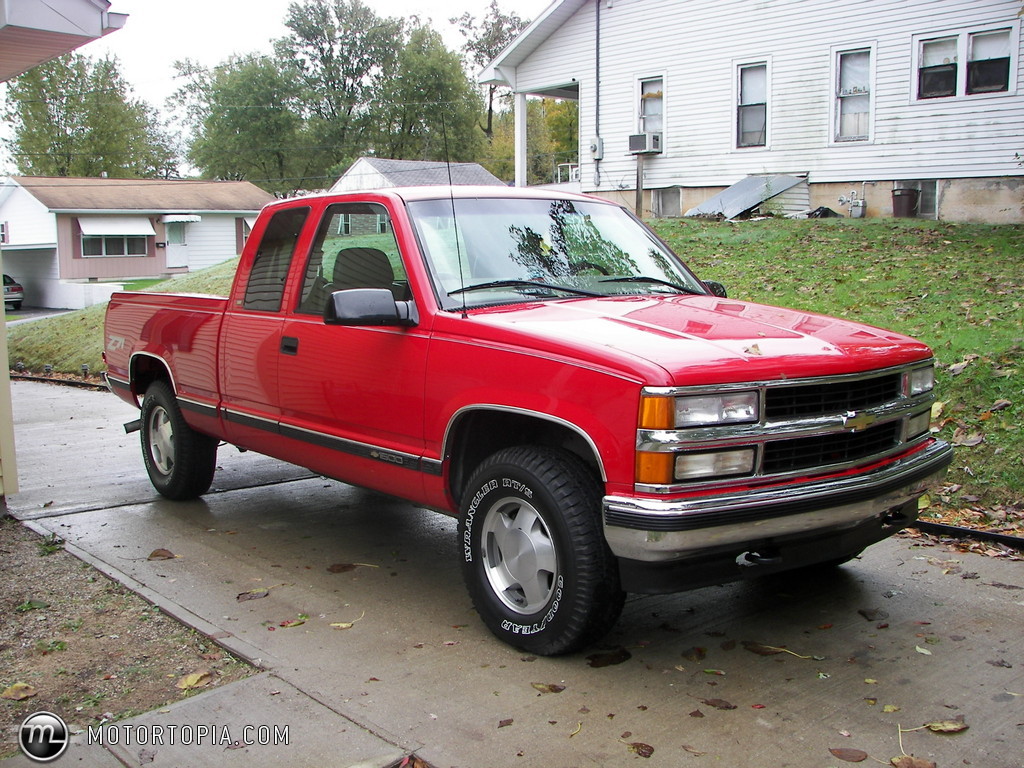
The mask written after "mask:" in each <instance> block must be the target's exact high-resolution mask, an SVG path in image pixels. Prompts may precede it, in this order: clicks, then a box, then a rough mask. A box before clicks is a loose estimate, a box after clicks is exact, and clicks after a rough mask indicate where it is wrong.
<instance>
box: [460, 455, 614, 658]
mask: <svg viewBox="0 0 1024 768" xmlns="http://www.w3.org/2000/svg"><path fill="white" fill-rule="evenodd" d="M600 508H601V485H600V483H599V482H598V480H597V478H596V477H594V475H593V473H592V472H590V471H589V470H588V468H587V467H586V466H585V465H584V464H583V462H582V461H580V460H579V459H578V458H577V457H576V456H575V455H573V454H571V453H569V452H567V451H562V450H558V449H552V448H540V447H517V448H506V449H504V450H501V451H499V452H498V453H496V454H494V455H493V456H491V457H490V458H489V459H487V460H485V461H484V462H483V464H481V465H480V467H478V468H477V470H476V471H475V472H474V473H473V476H472V478H471V479H470V481H469V483H468V484H467V490H466V493H465V496H464V498H463V502H462V510H461V512H462V514H461V515H460V517H459V541H460V542H462V545H463V553H464V557H463V562H462V571H463V577H464V578H465V581H466V587H467V589H468V590H469V594H470V597H471V598H472V600H473V606H474V607H475V608H476V610H477V613H479V614H480V618H481V619H482V620H483V622H484V624H485V625H486V626H487V628H488V629H490V630H491V632H493V633H494V635H495V636H497V637H498V638H500V639H501V640H503V641H505V642H506V643H508V644H509V645H512V646H514V647H516V648H520V649H522V650H524V651H528V652H529V653H535V654H538V655H541V656H555V655H558V654H563V653H571V652H573V651H577V650H580V649H581V648H583V647H585V646H587V645H588V644H590V643H592V642H594V641H595V640H597V639H599V638H600V637H601V636H603V635H604V634H605V633H606V632H607V631H608V630H609V629H611V627H612V626H613V625H614V624H615V622H616V621H617V620H618V618H619V614H620V613H621V612H622V605H623V602H624V599H625V594H624V593H623V592H622V589H621V587H620V585H619V574H618V566H617V562H616V560H615V557H614V556H613V555H612V553H611V551H610V550H609V549H608V545H607V544H606V543H605V540H604V535H603V532H602V528H601V517H600Z"/></svg>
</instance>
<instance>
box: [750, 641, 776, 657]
mask: <svg viewBox="0 0 1024 768" xmlns="http://www.w3.org/2000/svg"><path fill="white" fill-rule="evenodd" d="M743 647H744V648H746V649H747V650H748V651H750V652H751V653H756V654H757V655H758V656H774V655H775V654H777V653H782V649H781V648H774V647H772V646H770V645H761V643H755V642H753V641H751V640H744V641H743Z"/></svg>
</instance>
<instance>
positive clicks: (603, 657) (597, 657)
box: [587, 647, 633, 667]
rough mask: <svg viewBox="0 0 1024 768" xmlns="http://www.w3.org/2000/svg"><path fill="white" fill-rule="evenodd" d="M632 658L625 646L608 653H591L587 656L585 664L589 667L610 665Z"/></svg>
mask: <svg viewBox="0 0 1024 768" xmlns="http://www.w3.org/2000/svg"><path fill="white" fill-rule="evenodd" d="M631 658H633V654H631V653H630V652H629V651H627V650H626V649H625V648H621V647H620V648H616V649H615V650H613V651H609V652H608V653H592V654H590V655H589V656H587V665H588V666H591V667H610V666H612V665H614V664H621V663H622V662H624V661H629V660H630V659H631Z"/></svg>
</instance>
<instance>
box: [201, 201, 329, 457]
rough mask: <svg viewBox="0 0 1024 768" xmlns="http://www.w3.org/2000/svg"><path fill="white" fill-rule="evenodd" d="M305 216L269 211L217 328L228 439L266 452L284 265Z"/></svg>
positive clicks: (271, 431) (271, 435)
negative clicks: (262, 229) (262, 231)
mask: <svg viewBox="0 0 1024 768" xmlns="http://www.w3.org/2000/svg"><path fill="white" fill-rule="evenodd" d="M308 218H309V208H308V207H305V206H304V207H299V208H285V209H282V210H280V211H277V212H276V213H274V215H273V216H272V218H271V219H270V221H269V222H268V223H267V227H266V229H265V230H264V233H263V236H262V238H261V240H260V244H259V249H258V250H257V251H256V253H255V255H254V256H252V261H251V263H246V262H245V260H244V259H245V258H246V257H243V261H242V262H241V263H240V264H239V265H238V269H239V275H246V274H247V277H246V278H245V284H244V285H237V284H236V285H235V287H234V290H233V293H232V295H231V301H230V302H229V304H228V308H227V311H226V312H225V316H224V323H223V325H222V331H221V342H220V360H219V370H220V388H221V406H222V413H223V416H224V419H225V431H226V433H227V435H228V439H229V440H230V441H231V442H234V443H236V444H238V445H240V446H242V447H246V448H252V449H254V450H257V451H260V452H261V453H269V454H271V455H275V451H274V450H272V449H273V448H274V446H275V445H276V444H277V443H279V442H280V439H279V437H278V421H279V418H280V414H281V409H280V407H279V405H278V368H279V365H280V360H281V349H280V347H281V325H282V322H283V315H282V307H283V305H284V298H285V294H286V288H287V286H288V283H287V277H288V271H289V269H290V267H291V264H292V261H293V259H294V258H295V254H296V253H297V251H298V248H299V243H300V239H301V233H302V229H303V226H304V225H305V223H306V220H307V219H308ZM247 255H248V253H247Z"/></svg>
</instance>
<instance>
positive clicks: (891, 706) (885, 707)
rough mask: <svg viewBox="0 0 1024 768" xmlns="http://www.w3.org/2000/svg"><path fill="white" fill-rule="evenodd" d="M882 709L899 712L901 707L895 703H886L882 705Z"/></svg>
mask: <svg viewBox="0 0 1024 768" xmlns="http://www.w3.org/2000/svg"><path fill="white" fill-rule="evenodd" d="M882 711H883V712H899V711H900V708H899V707H897V706H896V705H895V704H886V705H885V706H884V707H882Z"/></svg>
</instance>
